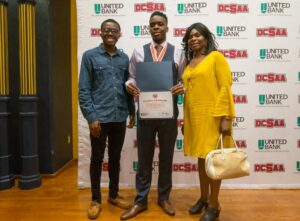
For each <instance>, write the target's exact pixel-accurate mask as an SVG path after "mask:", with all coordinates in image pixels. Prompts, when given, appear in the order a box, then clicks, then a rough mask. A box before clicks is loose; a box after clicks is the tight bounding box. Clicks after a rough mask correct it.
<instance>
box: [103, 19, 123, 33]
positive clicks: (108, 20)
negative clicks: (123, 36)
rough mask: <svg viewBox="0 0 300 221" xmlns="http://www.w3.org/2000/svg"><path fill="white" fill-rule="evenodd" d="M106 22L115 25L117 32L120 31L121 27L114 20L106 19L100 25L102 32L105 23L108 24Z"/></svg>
mask: <svg viewBox="0 0 300 221" xmlns="http://www.w3.org/2000/svg"><path fill="white" fill-rule="evenodd" d="M108 22H112V23H115V24H116V25H118V27H119V31H121V26H120V24H119V23H118V22H117V21H116V20H114V19H112V18H110V19H106V20H105V21H103V22H102V23H101V30H102V28H103V26H104V25H105V23H108Z"/></svg>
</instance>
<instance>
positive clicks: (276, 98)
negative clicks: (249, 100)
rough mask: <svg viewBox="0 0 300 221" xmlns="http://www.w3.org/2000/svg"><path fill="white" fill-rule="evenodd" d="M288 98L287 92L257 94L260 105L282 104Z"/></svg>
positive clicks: (284, 103) (272, 105)
mask: <svg viewBox="0 0 300 221" xmlns="http://www.w3.org/2000/svg"><path fill="white" fill-rule="evenodd" d="M287 100H288V95H287V94H259V95H258V101H259V104H260V105H261V106H271V107H274V106H283V105H286V102H287Z"/></svg>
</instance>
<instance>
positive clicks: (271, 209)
mask: <svg viewBox="0 0 300 221" xmlns="http://www.w3.org/2000/svg"><path fill="white" fill-rule="evenodd" d="M134 193H135V191H134V190H121V194H122V195H124V196H125V197H126V198H127V199H129V200H132V199H133V197H134ZM102 195H103V196H102V203H103V204H102V205H103V212H102V214H101V215H100V217H99V218H98V220H105V221H114V220H119V217H120V214H121V213H122V212H123V210H121V209H118V208H116V207H114V206H112V205H110V204H107V203H106V200H107V195H108V194H107V189H105V190H104V191H103V193H102ZM198 195H199V190H197V189H174V190H173V191H172V194H171V199H172V202H173V204H174V206H175V207H176V216H174V217H169V216H167V215H165V214H164V213H163V212H162V211H161V209H160V207H159V206H158V205H157V204H156V190H153V191H151V193H150V196H149V207H148V210H147V211H145V212H143V213H141V214H140V215H138V216H137V217H136V218H134V219H131V220H132V221H171V220H172V221H178V220H184V221H196V220H197V221H198V220H199V217H200V216H199V215H195V216H190V215H189V214H188V208H189V207H190V206H191V205H192V204H193V203H194V202H195V201H196V200H197V198H198ZM89 200H90V190H89V189H85V190H78V189H77V164H76V161H74V162H72V163H71V164H70V165H69V166H68V167H67V168H66V169H65V170H64V171H63V172H62V173H60V174H59V175H58V176H57V177H55V178H43V184H42V186H41V187H40V188H37V189H33V190H19V189H18V187H13V188H11V189H8V190H4V191H0V220H1V221H36V220H39V221H42V220H45V221H52V220H53V221H77V220H78V221H79V220H80V221H81V220H88V218H87V216H86V209H87V207H88V205H89ZM220 202H221V205H222V211H221V215H220V217H219V221H300V190H221V193H220Z"/></svg>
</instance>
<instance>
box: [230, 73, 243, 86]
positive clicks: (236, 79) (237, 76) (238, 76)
mask: <svg viewBox="0 0 300 221" xmlns="http://www.w3.org/2000/svg"><path fill="white" fill-rule="evenodd" d="M231 77H232V82H233V83H236V84H241V83H244V82H243V79H245V77H246V73H245V72H244V71H232V72H231ZM245 84H246V82H245Z"/></svg>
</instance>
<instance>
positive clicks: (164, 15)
mask: <svg viewBox="0 0 300 221" xmlns="http://www.w3.org/2000/svg"><path fill="white" fill-rule="evenodd" d="M154 16H160V17H163V18H164V19H165V20H166V24H168V17H167V15H166V14H164V13H162V12H161V11H154V12H152V14H151V15H150V19H151V18H152V17H154Z"/></svg>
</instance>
